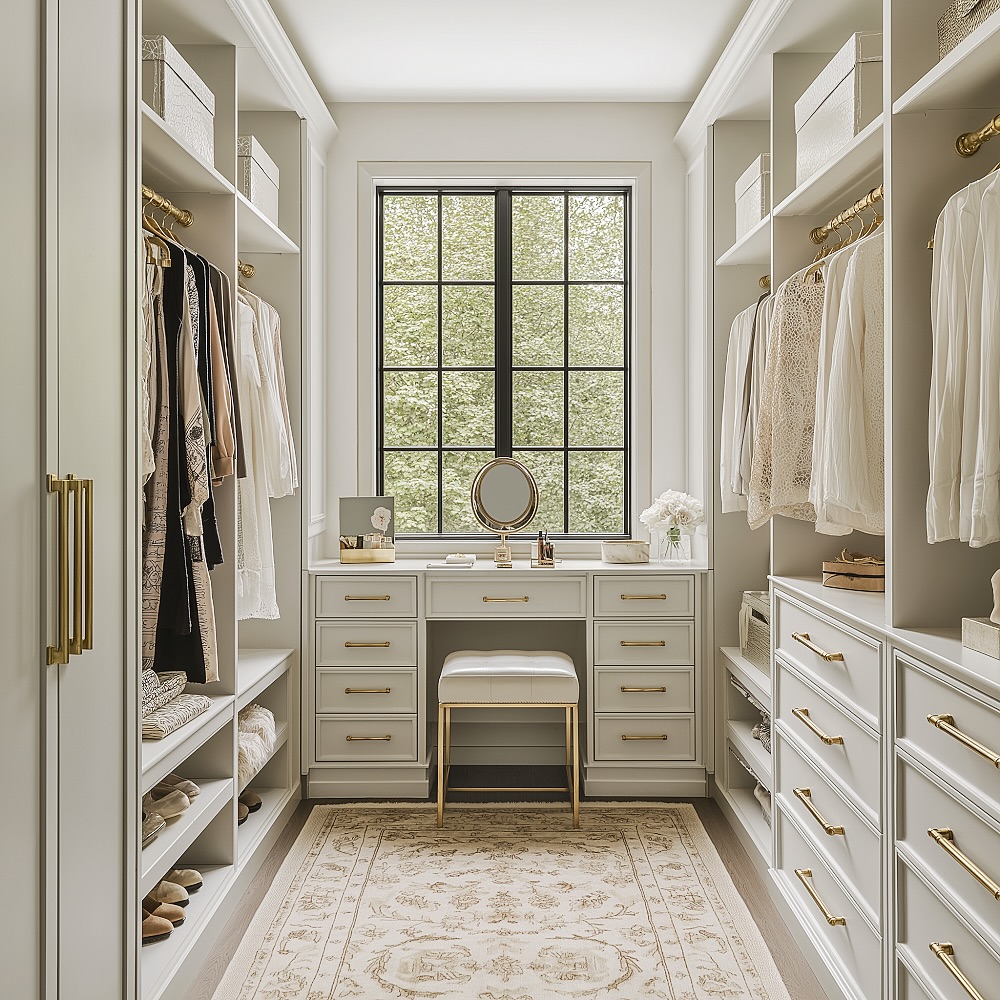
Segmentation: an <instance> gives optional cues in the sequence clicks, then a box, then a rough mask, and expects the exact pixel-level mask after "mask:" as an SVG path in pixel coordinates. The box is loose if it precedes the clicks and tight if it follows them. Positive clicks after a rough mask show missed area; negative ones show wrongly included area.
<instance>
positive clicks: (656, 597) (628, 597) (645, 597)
mask: <svg viewBox="0 0 1000 1000" xmlns="http://www.w3.org/2000/svg"><path fill="white" fill-rule="evenodd" d="M621 599H622V600H623V601H665V600H666V599H667V595H666V594H622V595H621Z"/></svg>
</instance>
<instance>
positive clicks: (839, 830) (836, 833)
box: [792, 788, 844, 837]
mask: <svg viewBox="0 0 1000 1000" xmlns="http://www.w3.org/2000/svg"><path fill="white" fill-rule="evenodd" d="M792 792H793V793H794V794H795V797H796V798H797V799H798V800H799V802H801V803H802V804H803V805H804V806H805V807H806V809H808V810H809V813H810V815H811V816H812V818H813V819H814V820H816V822H817V823H819V825H820V826H821V827H823V832H824V833H825V834H826V835H827V836H828V837H843V836H844V828H843V827H842V826H836V825H835V824H833V823H827V821H826V818H825V817H824V816H823V814H822V813H821V812H820V811H819V810H818V809H817V808H816V806H814V805H813V800H812V789H810V788H793V789H792Z"/></svg>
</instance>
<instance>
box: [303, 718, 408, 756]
mask: <svg viewBox="0 0 1000 1000" xmlns="http://www.w3.org/2000/svg"><path fill="white" fill-rule="evenodd" d="M316 759H317V760H416V759H417V720H416V718H413V717H407V716H391V715H386V716H370V715H369V716H362V717H353V716H352V717H348V716H332V717H331V716H323V715H318V716H317V717H316Z"/></svg>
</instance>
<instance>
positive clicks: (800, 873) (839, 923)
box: [795, 868, 847, 927]
mask: <svg viewBox="0 0 1000 1000" xmlns="http://www.w3.org/2000/svg"><path fill="white" fill-rule="evenodd" d="M795 877H796V878H797V879H798V880H799V881H800V882H801V883H802V884H803V885H804V886H805V887H806V892H808V893H809V895H810V896H812V901H813V902H814V903H815V904H816V905H817V906H818V907H819V912H820V913H822V914H823V916H824V918H825V919H826V922H827V923H828V924H829V925H830V926H831V927H844V926H846V925H847V920H846V919H845V918H844V917H835V916H834V915H833V914H832V913H831V912H830V908H829V907H828V906H827V905H826V903H824V902H823V900H822V899H820V896H819V893H818V892H817V891H816V887H815V886H814V885H813V884H812V882H810V881H809V879H811V878H812V877H813V873H812V869H811V868H796V869H795Z"/></svg>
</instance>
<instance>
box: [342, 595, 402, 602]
mask: <svg viewBox="0 0 1000 1000" xmlns="http://www.w3.org/2000/svg"><path fill="white" fill-rule="evenodd" d="M344 600H345V601H391V600H392V597H391V595H389V594H344Z"/></svg>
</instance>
